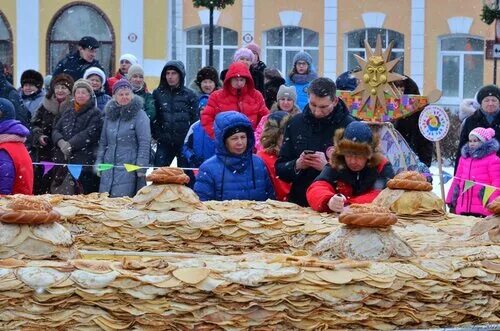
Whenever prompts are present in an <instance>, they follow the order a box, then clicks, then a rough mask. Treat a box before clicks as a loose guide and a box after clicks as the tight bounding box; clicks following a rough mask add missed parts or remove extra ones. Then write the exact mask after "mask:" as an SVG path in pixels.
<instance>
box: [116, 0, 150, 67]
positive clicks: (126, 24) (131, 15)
mask: <svg viewBox="0 0 500 331" xmlns="http://www.w3.org/2000/svg"><path fill="white" fill-rule="evenodd" d="M143 6H144V4H143V0H121V5H120V22H121V29H120V35H121V40H120V46H121V47H120V52H121V53H120V54H118V55H119V56H121V54H125V53H130V54H133V55H135V57H137V59H138V60H139V63H143V58H144V7H143Z"/></svg>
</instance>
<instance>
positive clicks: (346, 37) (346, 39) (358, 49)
mask: <svg viewBox="0 0 500 331" xmlns="http://www.w3.org/2000/svg"><path fill="white" fill-rule="evenodd" d="M369 29H377V30H382V31H384V32H385V44H386V45H389V31H391V32H395V33H399V34H400V35H401V36H403V47H404V43H405V35H404V33H401V32H399V31H396V30H391V29H383V28H381V29H379V28H364V29H358V30H352V31H348V32H346V33H345V35H344V71H347V70H349V69H348V65H349V58H348V56H349V52H365V48H364V47H363V48H361V47H356V48H348V45H349V34H350V33H354V32H358V31H364V32H365V39H366V38H367V37H368V30H369ZM370 46H371V47H372V48H375V45H370ZM383 50H384V51H385V48H383ZM392 53H398V54H401V60H402V61H403V68H404V60H405V57H404V56H405V49H404V48H393V49H392Z"/></svg>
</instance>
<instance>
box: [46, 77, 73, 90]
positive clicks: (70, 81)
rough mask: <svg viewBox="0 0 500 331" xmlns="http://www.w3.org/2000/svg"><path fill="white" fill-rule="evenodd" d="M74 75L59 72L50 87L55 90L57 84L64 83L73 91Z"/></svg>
mask: <svg viewBox="0 0 500 331" xmlns="http://www.w3.org/2000/svg"><path fill="white" fill-rule="evenodd" d="M74 83H75V82H74V80H73V77H71V76H70V75H68V74H59V75H57V76H55V77H54V78H52V81H51V82H50V89H51V90H52V91H54V88H55V86H56V85H64V86H66V87H67V88H68V90H70V91H72V90H73V84H74Z"/></svg>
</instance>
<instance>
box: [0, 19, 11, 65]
mask: <svg viewBox="0 0 500 331" xmlns="http://www.w3.org/2000/svg"><path fill="white" fill-rule="evenodd" d="M0 61H1V62H2V63H3V64H4V66H5V67H6V68H8V71H9V72H12V69H11V68H12V34H11V30H10V26H9V25H8V23H7V19H6V18H5V16H4V15H3V13H2V12H0ZM0 69H2V70H3V68H0Z"/></svg>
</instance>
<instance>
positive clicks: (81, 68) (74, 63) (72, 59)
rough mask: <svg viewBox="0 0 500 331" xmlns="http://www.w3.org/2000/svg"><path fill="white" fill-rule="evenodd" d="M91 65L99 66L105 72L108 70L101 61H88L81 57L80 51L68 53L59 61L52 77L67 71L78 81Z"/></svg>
mask: <svg viewBox="0 0 500 331" xmlns="http://www.w3.org/2000/svg"><path fill="white" fill-rule="evenodd" d="M90 67H97V68H99V69H101V70H102V71H103V72H106V71H105V70H104V68H103V67H102V66H101V64H100V63H99V61H97V60H94V61H92V62H87V61H86V60H85V59H83V58H82V57H80V52H78V51H76V52H75V53H72V54H68V55H66V57H65V58H64V59H62V60H61V61H59V63H58V64H57V66H56V69H55V70H54V73H53V74H52V77H55V76H57V75H59V74H61V73H65V74H68V75H70V76H71V77H73V80H74V81H75V82H76V81H77V80H78V79H80V78H83V74H84V73H85V70H87V69H88V68H90Z"/></svg>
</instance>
